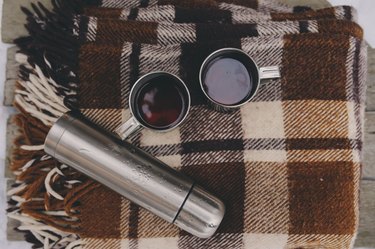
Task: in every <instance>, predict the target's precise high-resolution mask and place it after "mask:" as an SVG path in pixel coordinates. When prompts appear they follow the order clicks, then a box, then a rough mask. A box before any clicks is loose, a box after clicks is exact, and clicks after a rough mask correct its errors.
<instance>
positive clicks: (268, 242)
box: [243, 233, 288, 249]
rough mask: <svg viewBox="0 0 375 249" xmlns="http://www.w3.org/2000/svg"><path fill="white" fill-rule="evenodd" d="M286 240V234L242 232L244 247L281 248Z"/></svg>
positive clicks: (252, 248)
mask: <svg viewBox="0 0 375 249" xmlns="http://www.w3.org/2000/svg"><path fill="white" fill-rule="evenodd" d="M287 241H288V235H287V234H274V233H272V234H262V233H249V234H246V233H245V234H244V238H243V242H244V248H251V249H281V248H284V246H285V245H286V243H287Z"/></svg>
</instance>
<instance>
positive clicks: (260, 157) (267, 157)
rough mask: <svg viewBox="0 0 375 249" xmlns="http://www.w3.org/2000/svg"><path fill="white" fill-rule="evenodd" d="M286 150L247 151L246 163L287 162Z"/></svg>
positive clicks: (245, 155) (245, 152) (245, 154)
mask: <svg viewBox="0 0 375 249" xmlns="http://www.w3.org/2000/svg"><path fill="white" fill-rule="evenodd" d="M286 155H287V152H286V150H245V151H244V160H245V162H285V161H286V158H287V156H286Z"/></svg>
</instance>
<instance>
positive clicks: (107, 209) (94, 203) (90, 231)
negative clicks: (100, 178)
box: [79, 186, 121, 239]
mask: <svg viewBox="0 0 375 249" xmlns="http://www.w3.org/2000/svg"><path fill="white" fill-rule="evenodd" d="M98 200H100V201H98ZM79 203H80V205H79V210H80V220H81V231H80V236H82V237H91V238H93V237H95V238H104V239H106V238H120V235H121V234H120V212H119V210H121V196H120V195H119V194H117V193H115V192H113V191H112V190H110V189H108V188H106V187H104V186H101V187H99V188H96V189H95V190H94V191H93V192H90V193H87V194H85V195H83V196H82V197H81V198H80V201H79ZM93 215H97V216H99V215H100V217H101V218H100V219H97V218H95V217H96V216H93Z"/></svg>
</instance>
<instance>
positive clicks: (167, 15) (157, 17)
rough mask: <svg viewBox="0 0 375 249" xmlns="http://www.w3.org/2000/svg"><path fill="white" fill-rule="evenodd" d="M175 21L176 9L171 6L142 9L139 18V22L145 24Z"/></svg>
mask: <svg viewBox="0 0 375 249" xmlns="http://www.w3.org/2000/svg"><path fill="white" fill-rule="evenodd" d="M174 19H175V8H174V6H171V5H166V6H157V7H152V8H143V9H142V8H140V9H139V11H138V16H137V21H143V22H150V21H151V22H173V21H174Z"/></svg>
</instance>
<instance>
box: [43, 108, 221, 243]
mask: <svg viewBox="0 0 375 249" xmlns="http://www.w3.org/2000/svg"><path fill="white" fill-rule="evenodd" d="M44 150H45V152H46V153H47V154H49V155H50V156H52V157H54V158H56V159H57V160H58V161H59V162H61V163H63V164H66V165H69V166H71V167H73V168H75V169H76V170H78V171H80V172H82V173H84V174H86V175H87V176H89V177H91V178H92V179H95V180H97V181H98V182H100V183H102V184H103V185H106V186H107V187H109V188H111V189H112V190H114V191H116V192H118V193H119V194H121V195H123V196H124V197H126V198H127V199H129V200H130V201H132V202H134V203H136V204H138V205H139V206H141V207H143V208H145V209H147V210H149V211H150V212H152V213H154V214H155V215H157V216H159V217H161V218H163V219H164V220H166V221H168V222H171V223H174V224H175V225H177V226H178V227H180V228H181V229H183V230H185V231H187V232H189V233H191V234H193V235H195V236H198V237H200V238H209V237H211V236H212V235H213V234H214V233H215V232H216V230H217V228H218V227H219V225H220V223H221V221H222V219H223V217H224V213H225V206H224V204H223V202H222V201H220V200H219V199H218V198H216V197H215V196H213V195H212V194H210V193H208V192H207V191H206V190H204V189H203V188H202V187H200V186H199V185H197V184H195V183H194V181H193V180H192V179H190V178H189V177H187V176H185V175H183V174H182V173H180V172H178V171H176V170H174V169H173V168H171V167H169V166H168V165H166V164H165V163H163V162H162V161H160V160H158V159H157V158H155V157H153V156H151V155H150V154H148V153H146V152H144V151H143V150H141V149H139V148H137V147H135V146H134V145H132V144H130V143H128V142H126V141H121V140H120V139H117V138H115V137H113V136H112V135H110V134H108V133H106V132H105V131H102V130H101V129H99V128H98V127H96V126H95V125H94V124H92V123H91V122H90V121H88V120H87V119H85V118H83V117H82V116H81V115H79V114H73V113H66V114H64V115H63V116H62V117H60V118H59V119H58V120H57V121H56V123H55V124H54V125H53V126H52V128H51V129H50V131H49V133H48V135H47V137H46V140H45V145H44Z"/></svg>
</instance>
